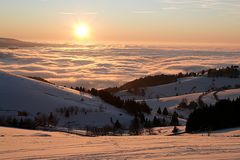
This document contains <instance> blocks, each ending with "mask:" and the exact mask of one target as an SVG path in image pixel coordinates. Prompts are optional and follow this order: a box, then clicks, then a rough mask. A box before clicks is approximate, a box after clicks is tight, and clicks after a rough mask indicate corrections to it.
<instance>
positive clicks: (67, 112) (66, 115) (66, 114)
mask: <svg viewBox="0 0 240 160" xmlns="http://www.w3.org/2000/svg"><path fill="white" fill-rule="evenodd" d="M69 116H70V114H69V110H68V109H67V110H66V112H65V117H66V118H69Z"/></svg>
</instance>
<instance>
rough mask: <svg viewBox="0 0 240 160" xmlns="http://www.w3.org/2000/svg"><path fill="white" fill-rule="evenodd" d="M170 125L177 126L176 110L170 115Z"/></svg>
mask: <svg viewBox="0 0 240 160" xmlns="http://www.w3.org/2000/svg"><path fill="white" fill-rule="evenodd" d="M170 125H171V126H178V125H179V121H178V114H177V112H176V111H175V112H174V113H173V115H172V119H171V122H170Z"/></svg>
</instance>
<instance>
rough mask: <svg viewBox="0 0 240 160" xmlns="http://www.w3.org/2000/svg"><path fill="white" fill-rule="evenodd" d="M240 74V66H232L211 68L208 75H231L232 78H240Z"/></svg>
mask: <svg viewBox="0 0 240 160" xmlns="http://www.w3.org/2000/svg"><path fill="white" fill-rule="evenodd" d="M239 75H240V71H239V67H238V66H231V67H226V68H220V69H209V70H208V77H230V78H238V77H239Z"/></svg>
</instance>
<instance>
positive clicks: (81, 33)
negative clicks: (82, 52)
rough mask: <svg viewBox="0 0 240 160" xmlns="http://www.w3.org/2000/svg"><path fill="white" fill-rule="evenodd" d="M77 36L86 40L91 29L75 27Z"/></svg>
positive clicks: (82, 26) (84, 26) (83, 26)
mask: <svg viewBox="0 0 240 160" xmlns="http://www.w3.org/2000/svg"><path fill="white" fill-rule="evenodd" d="M75 35H76V36H77V37H79V38H86V37H88V35H89V28H88V26H86V25H78V26H76V27H75Z"/></svg>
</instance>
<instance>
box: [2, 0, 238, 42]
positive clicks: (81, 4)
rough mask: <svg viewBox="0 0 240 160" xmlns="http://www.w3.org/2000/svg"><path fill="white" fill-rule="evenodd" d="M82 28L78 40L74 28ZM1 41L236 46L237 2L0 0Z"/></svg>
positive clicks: (226, 0)
mask: <svg viewBox="0 0 240 160" xmlns="http://www.w3.org/2000/svg"><path fill="white" fill-rule="evenodd" d="M82 23H83V24H87V26H88V27H89V30H90V31H89V36H88V38H85V39H84V40H83V39H81V40H79V39H78V38H77V37H76V35H75V34H74V26H75V25H76V24H82ZM0 37H10V38H17V39H22V40H34V41H54V42H58V41H61V42H68V41H88V42H91V41H92V42H143V43H145V42H146V43H147V42H150V43H151V42H152V43H156V42H159V43H162V42H164V43H165V42H166V43H230V44H239V43H240V1H239V0H21V1H20V0H1V1H0Z"/></svg>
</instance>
